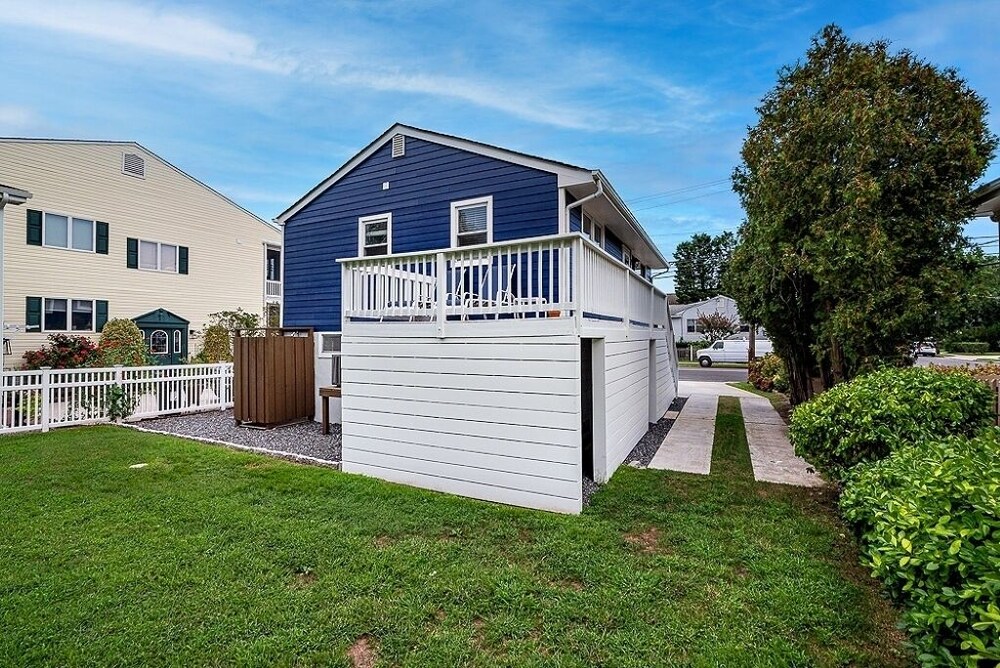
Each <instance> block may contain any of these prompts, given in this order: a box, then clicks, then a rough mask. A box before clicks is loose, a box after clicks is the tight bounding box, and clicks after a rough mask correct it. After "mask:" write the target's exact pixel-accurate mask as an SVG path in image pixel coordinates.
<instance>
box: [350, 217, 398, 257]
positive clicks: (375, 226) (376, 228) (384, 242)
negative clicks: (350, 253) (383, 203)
mask: <svg viewBox="0 0 1000 668" xmlns="http://www.w3.org/2000/svg"><path fill="white" fill-rule="evenodd" d="M358 248H360V249H361V253H359V255H361V257H368V256H370V255H388V254H389V253H391V252H392V213H380V214H378V215H377V216H364V217H362V218H358Z"/></svg>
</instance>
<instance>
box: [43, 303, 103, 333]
mask: <svg viewBox="0 0 1000 668" xmlns="http://www.w3.org/2000/svg"><path fill="white" fill-rule="evenodd" d="M43 301H44V302H45V303H44V306H43V307H42V313H43V320H42V331H45V332H93V331H94V312H95V308H94V300H93V299H67V298H64V297H46V298H45V299H44V300H43Z"/></svg>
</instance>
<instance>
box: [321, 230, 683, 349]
mask: <svg viewBox="0 0 1000 668" xmlns="http://www.w3.org/2000/svg"><path fill="white" fill-rule="evenodd" d="M340 262H341V266H342V278H343V280H342V286H343V288H342V289H343V294H342V309H343V313H342V316H343V328H344V333H345V334H361V333H363V332H364V331H365V330H364V329H362V328H364V327H368V326H370V325H371V324H372V323H382V324H385V323H406V324H407V325H408V326H407V327H394V330H395V331H396V332H397V333H401V332H406V331H410V332H412V333H413V335H414V336H427V335H433V336H438V337H447V336H449V334H450V333H451V332H456V333H457V330H459V329H461V330H463V332H464V333H468V331H469V329H470V327H472V325H460V326H456V325H453V324H452V323H493V327H490V330H491V331H495V330H497V329H502V330H503V331H507V330H508V329H509V330H510V331H511V333H513V332H515V331H518V332H524V333H527V332H530V331H532V330H536V331H560V332H566V331H575V332H576V333H578V334H580V335H586V334H587V331H588V330H608V329H620V330H622V331H624V332H625V333H626V336H628V337H653V336H660V335H662V333H663V331H664V330H666V329H668V328H669V326H670V320H669V316H668V314H667V303H666V295H665V294H664V293H663V292H661V291H660V290H659V289H658V288H656V287H655V286H654V285H653V284H652V283H650V282H649V281H647V280H646V279H644V278H643V277H641V276H640V275H639V274H637V273H636V272H634V271H632V270H631V269H629V268H628V267H627V266H626V265H624V264H623V263H621V262H619V261H618V260H616V259H614V258H613V257H611V256H610V255H608V254H607V253H605V252H604V251H602V250H601V249H600V248H598V247H597V246H596V245H595V244H593V243H592V242H591V241H590V240H589V239H587V238H585V237H583V236H582V235H580V234H575V233H574V234H563V235H553V236H546V237H537V238H534V239H522V240H518V241H511V242H504V243H493V244H482V245H477V246H466V247H463V248H454V249H445V250H439V251H428V252H420V253H405V254H397V255H383V256H377V257H365V258H352V259H348V260H341V261H340Z"/></svg>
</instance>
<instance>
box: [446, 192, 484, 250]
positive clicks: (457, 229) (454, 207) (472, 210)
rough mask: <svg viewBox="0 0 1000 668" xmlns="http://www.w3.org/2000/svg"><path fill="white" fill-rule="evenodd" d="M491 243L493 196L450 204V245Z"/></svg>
mask: <svg viewBox="0 0 1000 668" xmlns="http://www.w3.org/2000/svg"><path fill="white" fill-rule="evenodd" d="M489 243H493V196H492V195H490V196H488V197H479V198H477V199H467V200H462V201H460V202H452V203H451V245H452V247H453V248H458V247H460V246H474V245H476V244H489Z"/></svg>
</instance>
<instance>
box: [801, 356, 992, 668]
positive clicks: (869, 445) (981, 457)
mask: <svg viewBox="0 0 1000 668" xmlns="http://www.w3.org/2000/svg"><path fill="white" fill-rule="evenodd" d="M973 373H974V371H972V370H969V369H964V370H952V371H949V372H942V371H938V370H935V369H923V368H911V369H887V370H883V371H878V372H875V373H871V374H868V375H865V376H862V377H859V378H857V379H855V380H853V381H851V382H849V383H845V384H843V385H840V386H837V387H835V388H833V389H832V390H830V391H828V392H825V393H824V394H821V395H819V396H818V397H817V398H815V399H814V400H812V401H810V402H809V403H807V404H804V405H802V406H799V407H798V408H797V409H796V410H795V411H794V412H793V414H792V423H791V427H790V435H791V438H792V441H793V443H794V445H795V449H796V452H797V453H798V454H800V455H802V456H804V457H806V458H807V459H809V460H810V461H811V462H812V463H813V464H814V465H816V466H817V468H819V469H820V470H822V471H823V472H824V473H826V474H827V475H828V476H829V477H831V478H833V479H835V480H837V481H839V482H841V483H843V484H844V493H843V496H842V497H841V510H842V512H843V514H844V517H845V518H846V519H847V521H848V522H849V523H850V524H851V525H852V526H853V527H854V529H855V530H856V532H857V534H858V536H859V539H860V541H861V545H862V552H863V557H864V559H865V561H866V562H867V565H868V566H869V567H870V568H871V569H872V574H873V575H874V576H875V577H877V578H879V579H880V580H882V582H883V583H885V585H886V587H887V589H888V591H889V592H890V594H892V595H893V597H894V598H895V599H896V600H897V601H899V602H900V603H901V604H902V605H903V606H904V622H905V623H906V625H907V628H908V629H909V631H910V634H911V636H912V638H913V643H914V645H915V647H916V648H917V653H918V659H919V660H920V662H921V663H922V664H923V665H925V666H952V665H965V666H978V665H993V663H994V662H996V661H1000V641H998V638H1000V607H998V606H1000V429H998V428H996V427H991V426H989V425H991V424H992V423H993V420H994V417H995V416H994V412H993V410H994V408H993V406H994V401H995V395H994V394H993V392H992V390H990V389H989V388H988V387H987V386H986V385H985V384H984V383H982V382H980V381H979V380H977V379H976V378H974V377H973ZM986 662H989V663H988V664H987V663H986Z"/></svg>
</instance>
